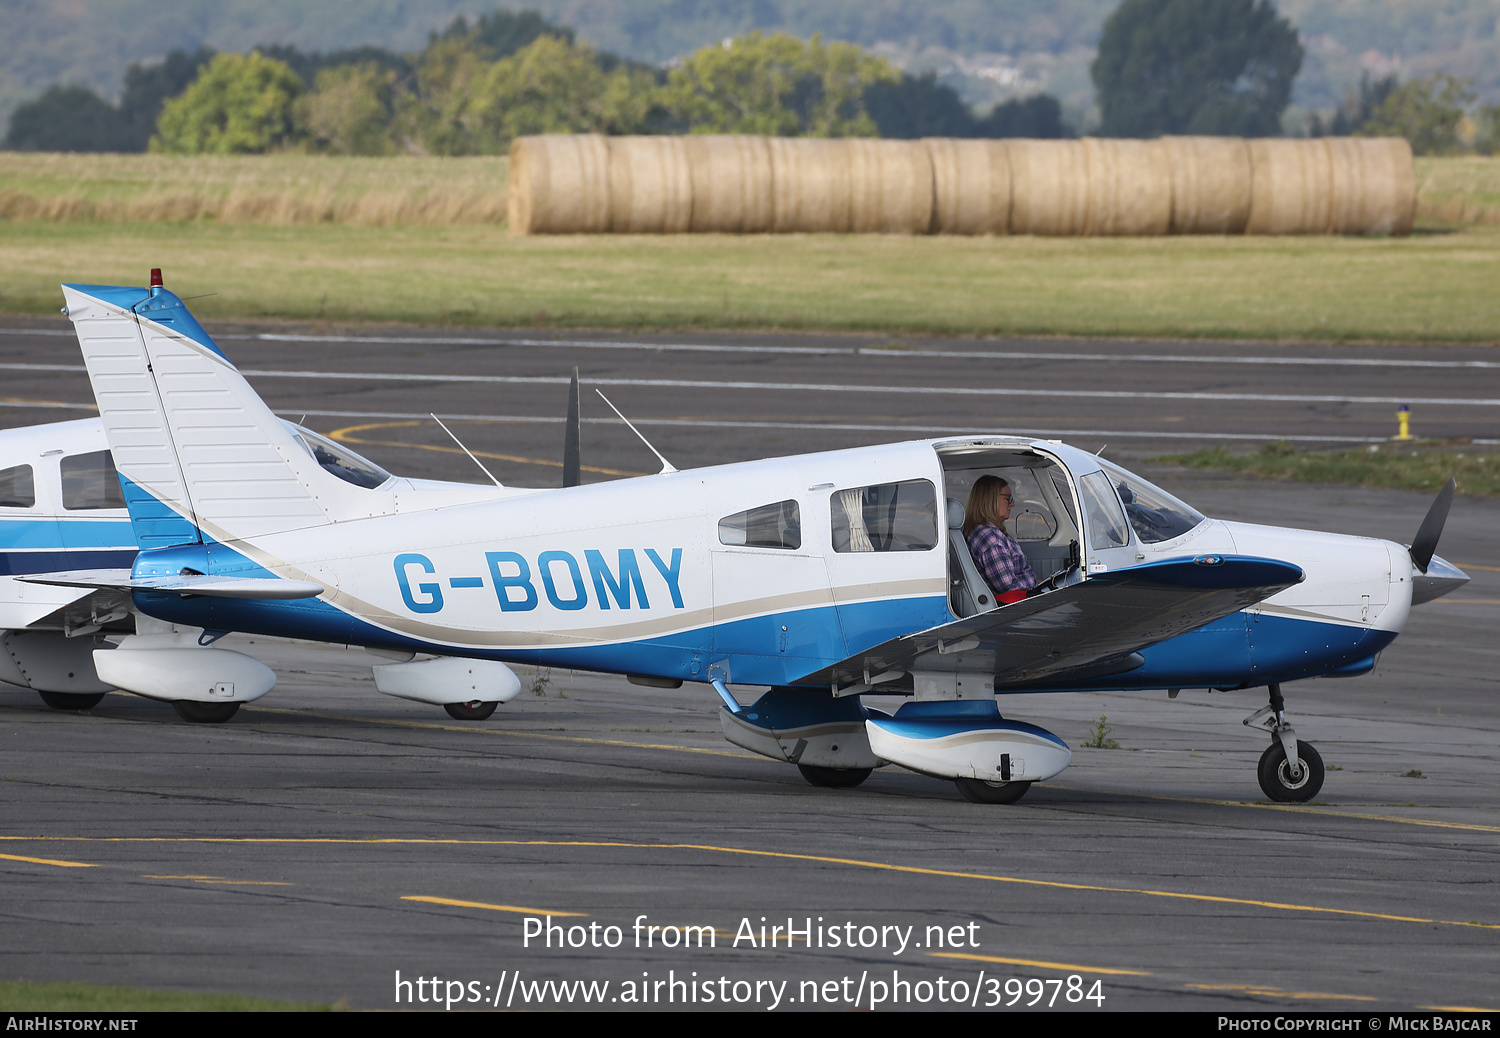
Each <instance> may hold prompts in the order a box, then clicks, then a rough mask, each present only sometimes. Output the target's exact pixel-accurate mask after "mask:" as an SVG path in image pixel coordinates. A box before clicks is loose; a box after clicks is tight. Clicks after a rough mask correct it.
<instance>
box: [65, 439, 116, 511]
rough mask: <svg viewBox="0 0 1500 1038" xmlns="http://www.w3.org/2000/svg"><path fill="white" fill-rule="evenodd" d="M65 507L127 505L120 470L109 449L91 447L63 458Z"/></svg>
mask: <svg viewBox="0 0 1500 1038" xmlns="http://www.w3.org/2000/svg"><path fill="white" fill-rule="evenodd" d="M61 468H62V496H63V507H64V508H66V509H69V510H70V511H76V510H78V509H83V508H124V507H125V492H124V491H123V490H121V489H120V474H119V473H118V472H116V471H115V459H114V457H113V456H112V455H111V454H110V453H109V451H90V452H89V453H88V454H73V455H69V456H68V457H66V458H63V459H62V465H61Z"/></svg>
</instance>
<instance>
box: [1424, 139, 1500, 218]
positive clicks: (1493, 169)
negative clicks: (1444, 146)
mask: <svg viewBox="0 0 1500 1038" xmlns="http://www.w3.org/2000/svg"><path fill="white" fill-rule="evenodd" d="M1417 222H1418V224H1419V226H1428V227H1431V226H1440V225H1448V226H1454V225H1462V224H1474V223H1500V158H1495V157H1490V158H1480V157H1478V156H1464V157H1459V158H1441V159H1417Z"/></svg>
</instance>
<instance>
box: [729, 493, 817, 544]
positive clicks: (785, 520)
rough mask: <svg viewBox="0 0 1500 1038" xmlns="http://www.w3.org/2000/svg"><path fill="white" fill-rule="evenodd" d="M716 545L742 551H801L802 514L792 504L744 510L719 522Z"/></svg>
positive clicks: (779, 503) (762, 506)
mask: <svg viewBox="0 0 1500 1038" xmlns="http://www.w3.org/2000/svg"><path fill="white" fill-rule="evenodd" d="M719 543H720V544H727V545H731V546H733V547H746V548H791V549H796V548H800V547H802V510H801V509H800V508H798V507H797V502H795V501H778V502H776V503H775V504H773V505H760V506H759V507H756V508H747V509H745V511H743V512H736V513H734V515H726V516H725V517H724V518H723V519H720V520H719Z"/></svg>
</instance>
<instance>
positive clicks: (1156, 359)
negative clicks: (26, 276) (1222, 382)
mask: <svg viewBox="0 0 1500 1038" xmlns="http://www.w3.org/2000/svg"><path fill="white" fill-rule="evenodd" d="M226 338H239V336H226ZM245 338H250V337H249V336H246V337H245ZM254 338H256V339H262V340H267V341H272V342H347V343H355V344H360V343H374V344H389V345H432V346H525V347H540V348H549V349H550V348H568V349H586V350H651V351H673V352H683V353H790V354H799V353H800V354H807V355H810V356H827V355H830V354H833V355H842V356H861V357H916V358H919V359H920V358H923V357H957V358H960V359H975V360H1057V361H1088V362H1091V363H1097V362H1098V361H1119V360H1125V361H1141V362H1146V363H1163V364H1275V365H1298V366H1311V367H1360V368H1500V361H1492V360H1399V359H1391V360H1383V359H1375V358H1365V357H1205V356H1202V355H1201V354H1192V353H1071V352H1051V351H1048V352H1040V351H1031V350H921V349H903V348H899V347H898V348H890V349H887V348H885V347H882V346H755V345H736V346H729V345H714V344H709V343H666V342H611V341H605V340H591V339H509V338H506V339H475V338H437V337H433V338H422V337H420V336H381V335H365V336H354V335H284V334H277V333H263V334H260V335H256V336H254ZM1213 345H1225V344H1222V343H1219V342H1215V343H1213ZM1460 348H1462V347H1460ZM1470 348H1473V347H1470Z"/></svg>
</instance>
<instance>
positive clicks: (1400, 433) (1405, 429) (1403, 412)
mask: <svg viewBox="0 0 1500 1038" xmlns="http://www.w3.org/2000/svg"><path fill="white" fill-rule="evenodd" d="M1412 438H1413V437H1412V434H1411V408H1409V407H1407V406H1406V405H1405V404H1402V405H1401V406H1400V407H1398V408H1396V435H1395V436H1392V437H1391V439H1393V440H1410V439H1412Z"/></svg>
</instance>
